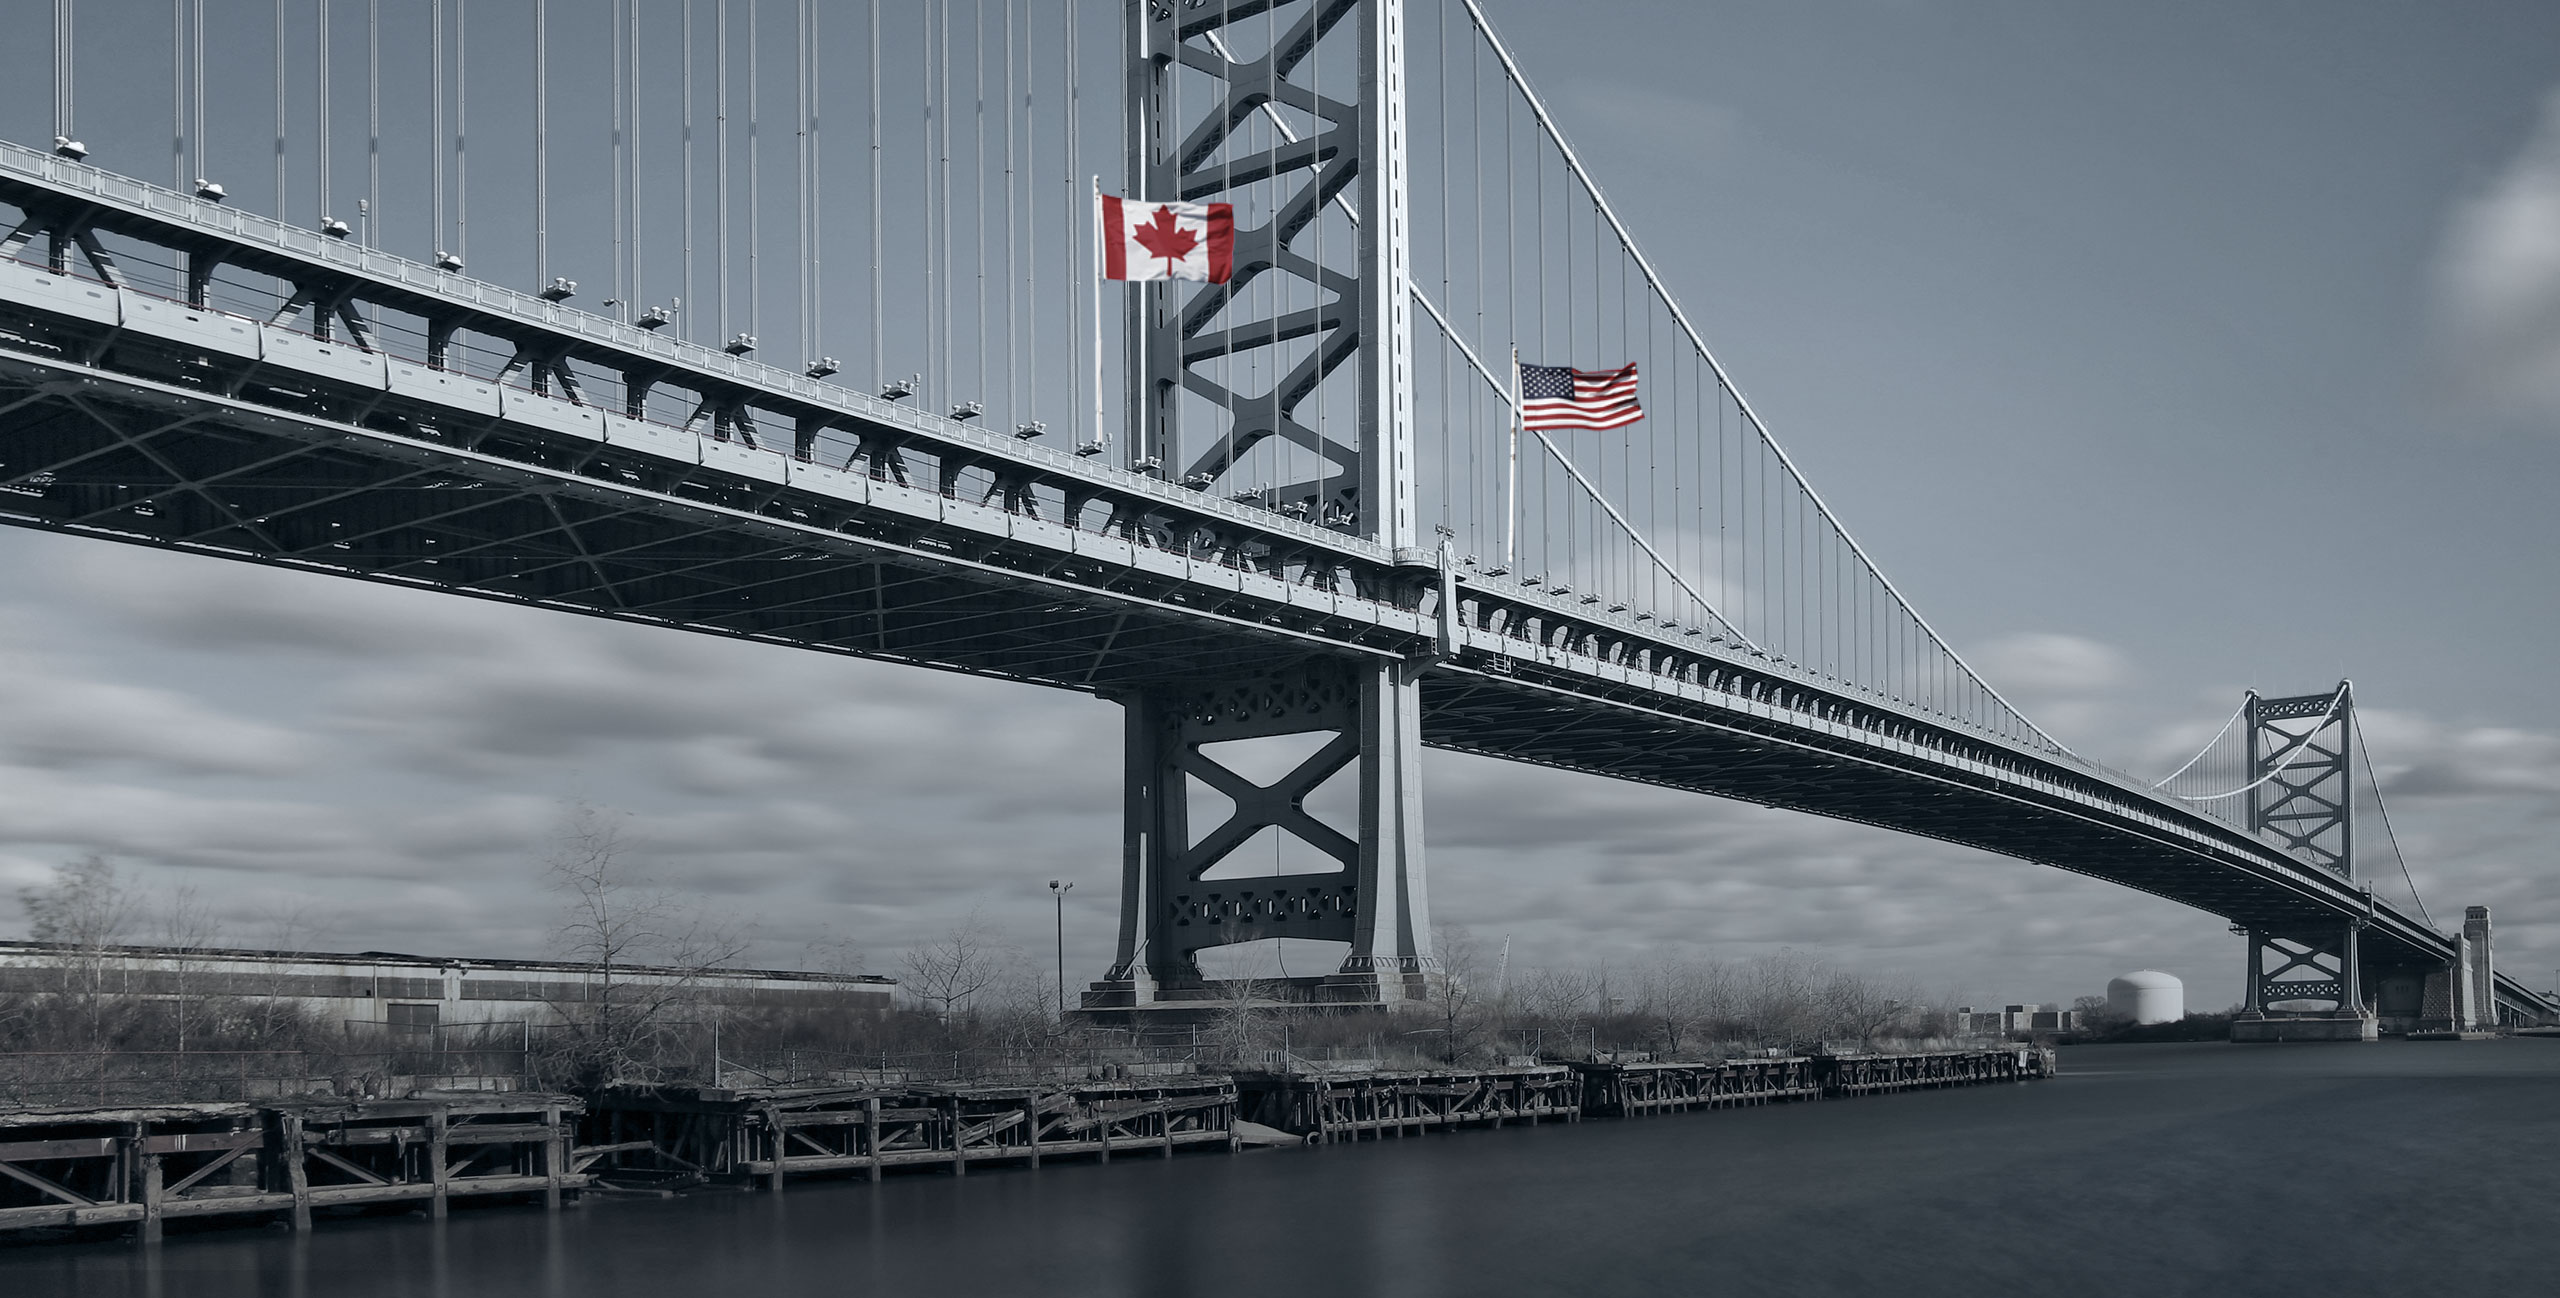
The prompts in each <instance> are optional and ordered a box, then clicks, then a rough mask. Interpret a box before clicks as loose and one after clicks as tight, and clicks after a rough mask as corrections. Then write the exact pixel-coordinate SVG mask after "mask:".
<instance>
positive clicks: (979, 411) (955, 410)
mask: <svg viewBox="0 0 2560 1298" xmlns="http://www.w3.org/2000/svg"><path fill="white" fill-rule="evenodd" d="M985 413H987V403H986V402H983V401H963V402H960V403H958V404H957V405H954V406H952V407H951V417H952V418H953V419H956V420H961V421H967V420H971V419H975V418H977V417H978V416H980V415H983V414H985Z"/></svg>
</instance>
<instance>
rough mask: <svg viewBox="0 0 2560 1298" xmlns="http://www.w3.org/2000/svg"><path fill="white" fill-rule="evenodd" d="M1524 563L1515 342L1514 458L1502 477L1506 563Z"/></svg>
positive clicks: (1507, 565)
mask: <svg viewBox="0 0 2560 1298" xmlns="http://www.w3.org/2000/svg"><path fill="white" fill-rule="evenodd" d="M1519 564H1520V345H1519V344H1518V343H1514V344H1512V345H1511V462H1510V468H1509V469H1508V470H1507V471H1506V472H1505V473H1504V475H1503V480H1502V566H1503V567H1505V568H1515V567H1518V566H1519Z"/></svg>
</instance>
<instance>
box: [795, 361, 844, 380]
mask: <svg viewBox="0 0 2560 1298" xmlns="http://www.w3.org/2000/svg"><path fill="white" fill-rule="evenodd" d="M800 372H801V373H803V374H806V375H808V376H809V377H810V378H813V379H823V378H825V377H826V376H828V375H830V374H833V373H835V372H836V358H835V357H833V356H821V357H819V358H818V359H816V360H814V361H811V362H809V368H807V369H805V370H802V371H800Z"/></svg>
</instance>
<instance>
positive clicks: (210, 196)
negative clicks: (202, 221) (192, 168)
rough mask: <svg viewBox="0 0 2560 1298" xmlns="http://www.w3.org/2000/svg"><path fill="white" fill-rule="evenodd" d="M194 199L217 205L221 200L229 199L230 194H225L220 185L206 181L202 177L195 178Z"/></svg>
mask: <svg viewBox="0 0 2560 1298" xmlns="http://www.w3.org/2000/svg"><path fill="white" fill-rule="evenodd" d="M196 197H198V198H201V199H203V200H204V201H206V202H208V203H219V202H221V201H222V200H223V199H225V198H228V197H230V194H229V193H228V192H226V191H225V190H224V189H223V188H222V186H221V185H218V184H216V183H214V182H213V181H210V180H207V179H205V178H204V177H202V176H198V177H196Z"/></svg>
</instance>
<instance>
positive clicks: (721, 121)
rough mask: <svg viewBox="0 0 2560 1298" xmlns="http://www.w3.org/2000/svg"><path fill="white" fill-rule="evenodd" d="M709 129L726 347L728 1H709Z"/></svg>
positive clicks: (714, 237)
mask: <svg viewBox="0 0 2560 1298" xmlns="http://www.w3.org/2000/svg"><path fill="white" fill-rule="evenodd" d="M711 24H712V25H711V57H712V59H713V62H714V64H715V66H714V67H713V68H712V72H711V99H712V128H711V171H712V179H713V186H714V187H713V197H714V198H716V199H718V200H719V201H718V202H717V204H716V205H714V206H713V207H712V209H711V225H712V231H713V234H712V241H713V242H714V243H717V244H719V245H720V249H719V266H718V269H719V277H720V320H719V324H720V342H721V343H722V344H723V345H725V344H727V343H728V341H729V339H730V337H731V334H730V333H729V0H713V4H712V9H711Z"/></svg>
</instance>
